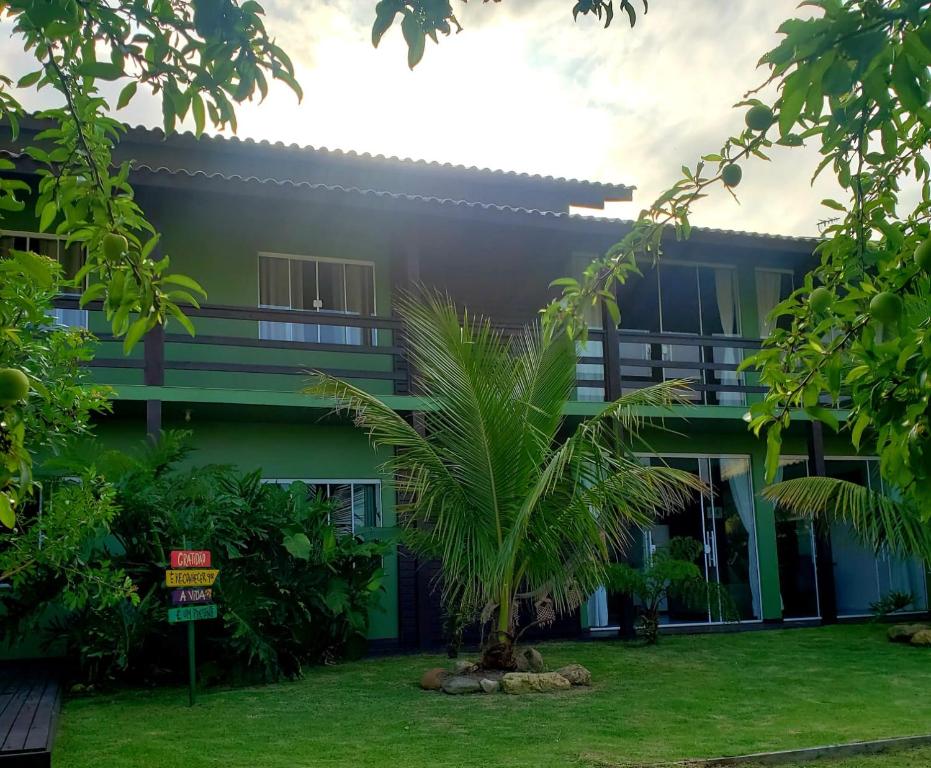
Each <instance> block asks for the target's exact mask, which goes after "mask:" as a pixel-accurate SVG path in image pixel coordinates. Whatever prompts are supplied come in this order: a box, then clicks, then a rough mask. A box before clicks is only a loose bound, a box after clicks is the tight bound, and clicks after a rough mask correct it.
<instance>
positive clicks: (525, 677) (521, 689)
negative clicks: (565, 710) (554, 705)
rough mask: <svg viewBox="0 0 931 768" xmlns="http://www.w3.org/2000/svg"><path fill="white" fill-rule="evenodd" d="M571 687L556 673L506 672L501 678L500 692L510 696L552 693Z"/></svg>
mask: <svg viewBox="0 0 931 768" xmlns="http://www.w3.org/2000/svg"><path fill="white" fill-rule="evenodd" d="M571 687H572V686H571V684H570V683H569V681H568V680H566V678H564V677H563V676H562V675H560V674H558V673H557V672H542V673H534V672H508V674H506V675H505V676H504V677H502V678H501V690H502V691H504V692H505V693H510V694H523V693H554V692H557V691H565V690H568V689H569V688H571Z"/></svg>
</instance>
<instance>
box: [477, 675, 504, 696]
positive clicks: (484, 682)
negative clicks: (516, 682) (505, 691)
mask: <svg viewBox="0 0 931 768" xmlns="http://www.w3.org/2000/svg"><path fill="white" fill-rule="evenodd" d="M478 684H479V685H480V686H482V690H483V691H484V692H485V693H497V692H498V691H499V690H501V683H499V682H498V681H497V680H489V679H488V678H487V677H485V678H482V679H481V680H479V681H478Z"/></svg>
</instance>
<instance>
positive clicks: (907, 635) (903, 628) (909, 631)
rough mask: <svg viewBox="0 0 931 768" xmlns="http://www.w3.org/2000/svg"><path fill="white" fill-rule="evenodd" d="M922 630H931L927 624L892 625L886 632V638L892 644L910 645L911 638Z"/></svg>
mask: <svg viewBox="0 0 931 768" xmlns="http://www.w3.org/2000/svg"><path fill="white" fill-rule="evenodd" d="M923 629H931V627H929V626H928V625H927V624H893V625H892V626H891V627H889V629H888V630H887V632H886V636H887V637H888V638H889V639H890V640H891V641H892V642H893V643H910V642H911V640H912V637H913V636H914V635H915V633H917V632H921V631H922V630H923Z"/></svg>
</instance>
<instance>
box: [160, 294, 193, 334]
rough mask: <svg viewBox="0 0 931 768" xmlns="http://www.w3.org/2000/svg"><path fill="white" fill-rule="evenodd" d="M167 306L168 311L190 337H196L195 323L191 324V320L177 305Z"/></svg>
mask: <svg viewBox="0 0 931 768" xmlns="http://www.w3.org/2000/svg"><path fill="white" fill-rule="evenodd" d="M165 306H166V307H167V308H168V311H169V312H170V313H171V315H172V316H173V317H174V318H175V320H177V321H178V322H179V323H181V326H182V327H183V328H184V330H186V331H187V332H188V335H189V336H190V337H191V338H193V337H194V336H195V331H194V323H192V322H191V318H189V317H188V316H187V315H185V314H184V312H182V311H181V308H180V307H179V306H178V305H177V304H174V303H167V304H166V305H165Z"/></svg>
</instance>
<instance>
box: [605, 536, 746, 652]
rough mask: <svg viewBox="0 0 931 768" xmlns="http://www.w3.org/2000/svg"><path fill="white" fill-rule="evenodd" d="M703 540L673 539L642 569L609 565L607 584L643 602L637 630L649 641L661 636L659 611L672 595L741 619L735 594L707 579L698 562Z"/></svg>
mask: <svg viewBox="0 0 931 768" xmlns="http://www.w3.org/2000/svg"><path fill="white" fill-rule="evenodd" d="M702 549H703V547H702V543H701V542H700V541H696V540H695V539H692V538H690V537H687V536H677V537H674V538H672V539H670V540H669V543H668V544H667V545H666V547H662V548H659V549H657V550H656V552H654V553H653V556H652V558H651V561H650V562H648V563H647V564H646V565H645V566H644V567H643V569H642V570H638V569H636V568H632V567H631V566H629V565H627V564H626V563H616V564H614V565H612V566H610V567H609V568H608V576H607V579H606V586H607V588H608V589H610V590H612V591H614V592H620V593H622V594H626V595H630V596H631V597H633V598H635V599H636V600H637V601H638V602H639V606H638V609H639V615H638V617H637V633H638V634H639V635H640V637H641V638H643V640H644V641H645V642H647V643H648V644H651V645H652V644H654V643H656V642H657V640H659V612H660V607H661V606H662V604H663V603H664V602H665V601H667V600H669V599H670V598H672V599H676V600H681V601H682V602H683V603H685V604H686V605H687V606H689V607H692V608H705V607H707V606H708V605H711V606H712V607H713V609H714V610H716V611H718V612H719V613H720V618H722V619H725V620H735V619H737V609H736V606H735V605H734V601H733V598H732V597H731V596H730V594H729V593H728V592H727V590H726V589H723V588H722V587H721V585H719V584H716V583H714V582H708V581H706V580H705V575H704V573H702V571H701V569H700V568H699V567H698V566H697V565H696V564H695V561H696V560H697V559H698V558H699V556H700V555H701V553H702Z"/></svg>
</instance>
